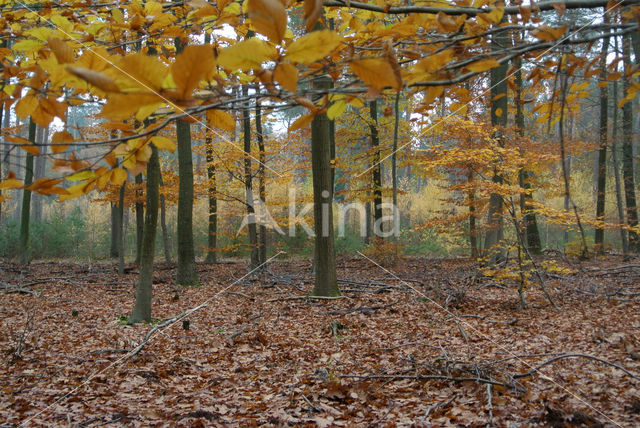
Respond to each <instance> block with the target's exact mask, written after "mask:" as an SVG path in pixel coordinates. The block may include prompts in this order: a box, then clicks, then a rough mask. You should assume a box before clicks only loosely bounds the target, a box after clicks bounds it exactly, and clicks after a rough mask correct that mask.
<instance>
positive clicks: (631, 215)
mask: <svg viewBox="0 0 640 428" xmlns="http://www.w3.org/2000/svg"><path fill="white" fill-rule="evenodd" d="M622 55H623V57H624V65H625V70H629V69H630V68H631V49H630V47H629V37H623V38H622ZM623 75H624V77H623V79H624V80H623V83H624V93H625V95H626V94H627V93H628V90H629V88H630V86H631V82H630V81H629V77H628V76H627V75H626V73H623ZM633 173H634V172H633V103H632V102H631V101H628V102H626V103H625V104H624V106H623V107H622V181H623V183H624V196H625V201H626V204H627V222H628V224H629V226H631V227H636V226H637V225H638V210H637V207H636V191H635V179H634V176H633ZM629 250H630V251H631V252H633V253H638V252H640V237H639V236H638V233H637V232H635V231H633V230H630V231H629Z"/></svg>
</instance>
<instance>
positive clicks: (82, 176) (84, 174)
mask: <svg viewBox="0 0 640 428" xmlns="http://www.w3.org/2000/svg"><path fill="white" fill-rule="evenodd" d="M95 176H96V174H95V173H94V172H93V171H91V170H85V171H80V172H76V173H75V174H71V175H70V176H68V177H67V181H82V180H86V179H88V178H93V177H95Z"/></svg>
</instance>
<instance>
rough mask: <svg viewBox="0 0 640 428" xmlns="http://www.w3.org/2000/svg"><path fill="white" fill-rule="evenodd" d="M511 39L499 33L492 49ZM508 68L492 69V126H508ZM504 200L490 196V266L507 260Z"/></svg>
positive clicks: (499, 179) (498, 176) (487, 248)
mask: <svg viewBox="0 0 640 428" xmlns="http://www.w3.org/2000/svg"><path fill="white" fill-rule="evenodd" d="M508 44H509V39H508V35H507V33H506V32H503V33H499V34H497V35H495V36H493V38H492V49H493V50H500V49H503V48H504V47H505V46H508ZM507 68H508V64H506V63H505V64H502V65H500V66H498V67H495V68H493V69H491V125H493V126H495V127H500V128H504V127H505V126H506V125H507V107H508V105H507V80H506V77H507ZM496 132H497V135H496V136H497V137H498V140H499V141H500V144H501V145H502V137H501V134H502V132H503V129H498V130H497V131H496ZM493 182H494V183H496V184H500V183H502V175H501V174H500V172H499V171H498V170H497V168H495V169H494V172H493ZM503 205H504V203H503V200H502V196H501V195H499V194H497V193H491V195H490V196H489V213H488V221H487V222H488V230H487V233H486V237H485V240H484V250H485V253H486V256H487V257H488V260H487V262H488V264H490V265H493V264H496V263H498V262H500V261H502V260H504V258H505V251H504V249H503V248H501V245H500V243H501V241H502V240H503V238H504V231H503V218H502V211H503Z"/></svg>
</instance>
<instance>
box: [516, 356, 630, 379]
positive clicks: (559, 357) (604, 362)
mask: <svg viewBox="0 0 640 428" xmlns="http://www.w3.org/2000/svg"><path fill="white" fill-rule="evenodd" d="M564 358H587V359H590V360H595V361H598V362H601V363H603V364H606V365H609V366H611V367H615V368H617V369H618V370H622V371H623V372H624V373H626V374H627V375H629V376H631V377H632V378H634V379H636V380H640V377H638V376H637V375H635V374H634V373H632V372H631V371H629V370H627V369H625V368H624V367H622V366H621V365H619V364H616V363H612V362H611V361H607V360H604V359H602V358H598V357H594V356H593V355H588V354H562V355H558V356H557V357H554V358H551V359H549V360H547V361H545V362H544V363H542V364H540V365H539V366H537V367H534V368H533V369H531V370H529V371H528V372H526V373H519V374H516V375H513V378H514V379H520V378H523V377H529V376H531V375H532V374H533V373H535V372H537V371H538V370H540V369H541V368H543V367H544V366H547V365H549V364H552V363H555V362H556V361H558V360H562V359H564Z"/></svg>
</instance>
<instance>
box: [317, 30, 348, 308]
mask: <svg viewBox="0 0 640 428" xmlns="http://www.w3.org/2000/svg"><path fill="white" fill-rule="evenodd" d="M318 28H319V26H316V29H318ZM330 86H331V81H330V79H329V78H328V77H322V78H320V79H318V80H316V81H315V82H314V88H317V89H319V90H326V89H328V88H329V87H330ZM330 143H331V142H330V136H329V119H328V118H327V115H326V113H322V114H318V115H316V116H315V117H314V118H313V121H312V122H311V168H312V173H313V223H314V231H315V251H314V265H315V284H314V287H313V291H312V293H311V294H312V295H314V296H327V297H331V296H339V295H340V294H341V293H340V288H338V280H337V275H336V257H335V249H334V241H333V239H334V234H333V204H332V193H333V192H332V191H331V185H332V179H331V144H330Z"/></svg>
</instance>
